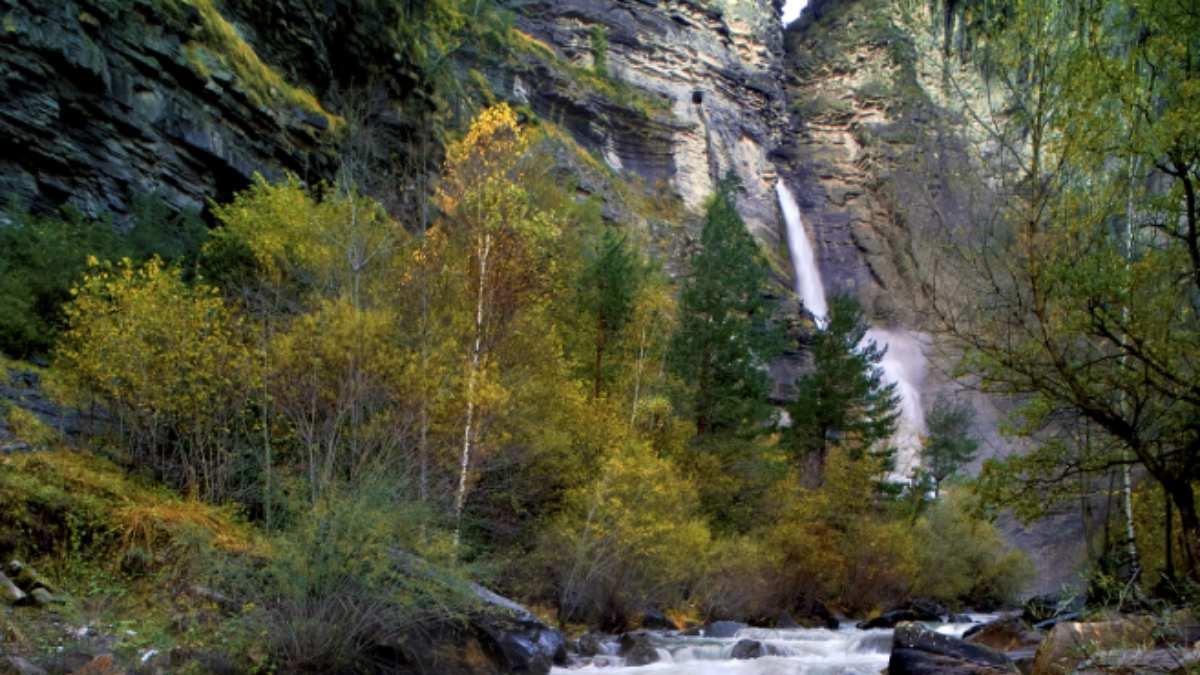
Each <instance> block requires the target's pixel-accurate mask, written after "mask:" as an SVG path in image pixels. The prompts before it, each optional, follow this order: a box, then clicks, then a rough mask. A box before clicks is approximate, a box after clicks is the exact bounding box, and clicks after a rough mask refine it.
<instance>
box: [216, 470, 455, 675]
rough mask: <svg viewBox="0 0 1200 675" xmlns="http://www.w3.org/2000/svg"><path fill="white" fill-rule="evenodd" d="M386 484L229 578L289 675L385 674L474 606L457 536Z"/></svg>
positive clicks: (302, 520)
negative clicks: (433, 630) (391, 661)
mask: <svg viewBox="0 0 1200 675" xmlns="http://www.w3.org/2000/svg"><path fill="white" fill-rule="evenodd" d="M397 494H398V491H397V490H396V489H395V488H394V487H393V488H389V487H386V486H385V485H384V484H383V482H382V481H380V482H378V483H374V482H368V483H363V484H360V485H358V486H353V487H348V486H346V485H342V486H341V487H340V488H339V489H332V488H331V489H330V490H329V491H327V493H326V494H325V495H324V496H323V497H322V498H321V500H320V501H319V502H318V504H317V505H316V506H315V507H313V508H311V509H307V510H304V511H303V515H302V516H300V517H299V518H298V519H297V520H296V522H295V523H294V524H293V525H292V526H291V527H290V528H288V529H286V530H284V531H282V532H280V533H279V534H278V535H277V536H275V537H273V538H272V539H271V545H272V546H271V548H272V554H271V556H270V557H269V558H268V559H266V561H265V564H262V565H259V564H257V563H256V562H255V561H248V562H249V563H250V564H247V565H244V566H242V567H241V568H238V567H236V566H235V567H234V568H233V569H232V570H227V571H226V572H225V574H223V577H224V579H225V581H226V584H228V589H229V591H230V594H231V595H233V596H235V597H237V598H239V599H240V600H242V601H243V602H244V603H248V605H249V606H250V607H252V608H253V609H252V611H250V612H249V613H248V614H246V615H245V617H244V621H245V622H247V624H248V625H249V626H251V627H253V628H257V629H259V630H261V631H262V632H263V633H264V634H265V639H266V641H267V648H268V651H269V653H270V655H271V660H272V662H273V664H274V665H276V666H277V667H278V668H279V670H280V671H281V672H288V673H295V672H378V668H377V667H376V666H377V665H378V664H377V663H376V659H377V658H379V656H378V654H379V652H380V651H381V650H384V649H385V648H390V649H400V650H401V651H402V650H403V644H404V642H405V638H407V637H410V635H411V634H412V633H413V632H414V631H415V630H416V629H419V628H430V627H431V623H433V622H436V623H439V624H441V623H448V622H454V621H456V620H461V619H462V618H463V617H464V616H465V614H464V613H465V611H466V610H467V609H469V608H470V606H471V604H472V603H473V602H474V596H473V595H471V593H470V592H469V589H468V587H467V583H466V581H465V577H464V576H463V575H462V574H461V573H460V572H459V571H458V570H456V569H455V568H454V567H453V566H452V564H451V562H450V561H451V560H452V557H453V551H454V548H453V545H452V543H451V538H450V536H449V535H448V534H445V533H442V532H441V531H439V530H437V529H435V528H433V527H432V525H431V521H430V518H429V517H428V514H427V513H426V512H425V511H424V510H423V509H421V508H419V507H417V506H413V505H410V504H407V503H404V502H401V501H399V500H398V498H397Z"/></svg>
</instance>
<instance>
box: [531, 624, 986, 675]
mask: <svg viewBox="0 0 1200 675" xmlns="http://www.w3.org/2000/svg"><path fill="white" fill-rule="evenodd" d="M970 618H971V623H950V624H928V625H930V626H931V627H932V628H934V629H935V630H937V631H938V632H940V633H945V634H947V635H954V636H956V637H957V636H961V635H962V634H963V633H964V632H966V630H967V629H968V628H970V627H971V626H972V625H974V624H975V623H980V622H983V621H987V620H989V619H990V618H992V617H990V616H989V615H971V616H970ZM651 635H652V639H651V641H652V643H653V644H654V646H655V647H656V648H657V651H658V656H659V661H658V662H657V663H651V664H649V665H645V666H640V667H634V666H627V665H625V660H624V659H623V658H621V657H620V656H618V655H617V654H616V652H617V645H616V643H615V641H613V642H608V643H606V644H605V647H606V649H604V650H603V651H605V652H606V653H605V654H600V655H597V656H595V657H591V658H588V657H582V658H579V659H578V660H577V661H576V662H575V663H574V664H573V665H571V666H568V667H556V668H554V669H553V670H552V671H551V673H552V674H558V675H566V674H567V673H571V674H572V675H574V674H582V673H614V674H615V673H628V674H634V673H645V674H647V675H650V674H652V673H653V674H654V675H667V674H669V675H718V674H720V675H724V674H726V673H728V674H730V675H737V674H742V675H878V673H879V671H880V670H882V669H883V668H886V667H887V663H888V657H889V656H890V652H891V646H892V631H891V630H890V629H883V628H879V629H872V630H859V629H858V628H855V627H854V626H853V624H852V623H849V622H847V624H846V625H844V626H843V627H842V628H839V629H837V630H827V629H824V628H795V629H778V630H774V629H766V628H743V629H742V630H740V631H738V632H737V633H736V634H735V635H734V636H733V637H731V638H710V637H703V636H686V635H682V634H679V633H675V632H655V633H651ZM745 639H749V640H757V641H759V642H761V643H762V644H763V646H764V647H765V648H766V650H767V653H768V654H769V655H768V656H763V657H760V658H757V659H744V660H739V659H734V658H733V656H732V653H733V648H734V645H736V644H737V643H738V641H739V640H745Z"/></svg>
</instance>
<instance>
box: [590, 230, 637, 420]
mask: <svg viewBox="0 0 1200 675" xmlns="http://www.w3.org/2000/svg"><path fill="white" fill-rule="evenodd" d="M584 255H585V260H584V264H583V270H582V273H581V274H580V279H579V302H580V308H581V309H582V310H583V312H584V313H585V314H586V315H587V316H588V317H590V319H591V321H590V323H591V324H592V325H593V326H594V338H593V343H592V344H593V354H594V357H593V360H592V363H591V378H590V379H591V380H592V397H593V398H599V397H600V392H601V390H602V389H603V388H604V385H605V383H606V382H608V381H610V380H611V379H612V375H611V374H610V373H608V372H606V369H605V363H604V359H605V356H606V355H607V354H608V353H609V352H611V351H612V350H613V349H614V348H615V347H616V346H617V341H618V340H619V339H620V338H621V336H622V334H623V332H624V331H625V328H626V327H627V326H628V325H629V324H630V322H631V321H633V318H634V310H635V309H636V304H635V303H636V301H637V296H638V293H639V291H640V290H641V286H642V283H643V281H644V278H645V274H644V271H643V269H642V267H643V265H642V262H641V260H640V257H639V256H638V254H637V251H635V250H634V249H633V247H632V246H630V244H629V242H628V239H627V237H626V236H625V235H622V234H618V233H617V232H616V231H615V230H613V229H612V228H605V229H604V233H603V234H601V235H600V237H599V239H598V241H596V242H595V243H594V244H592V246H591V247H590V250H587V251H585V253H584Z"/></svg>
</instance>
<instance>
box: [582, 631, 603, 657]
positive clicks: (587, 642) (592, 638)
mask: <svg viewBox="0 0 1200 675" xmlns="http://www.w3.org/2000/svg"><path fill="white" fill-rule="evenodd" d="M607 639H608V636H607V635H604V634H603V633H584V634H583V635H582V636H581V637H580V638H579V642H578V644H577V650H576V651H578V652H579V655H580V656H595V655H597V654H603V653H604V643H605V641H606V640H607Z"/></svg>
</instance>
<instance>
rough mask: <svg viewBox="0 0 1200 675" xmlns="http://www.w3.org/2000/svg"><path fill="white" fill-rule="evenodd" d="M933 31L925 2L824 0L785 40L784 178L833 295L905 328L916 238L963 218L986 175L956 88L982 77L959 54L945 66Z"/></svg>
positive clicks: (913, 292) (913, 296)
mask: <svg viewBox="0 0 1200 675" xmlns="http://www.w3.org/2000/svg"><path fill="white" fill-rule="evenodd" d="M906 7H907V9H905V8H906ZM937 25H938V24H937V21H935V20H934V17H932V16H930V14H929V6H928V4H927V3H920V4H919V5H914V6H911V7H909V6H908V5H907V3H896V2H891V1H889V0H853V1H849V2H829V1H826V2H814V3H813V4H812V5H811V6H810V7H809V8H808V9H807V10H806V11H805V13H804V15H803V16H802V17H801V19H800V20H799V21H797V22H796V23H794V24H793V25H792V26H790V27H789V30H788V33H787V54H788V56H787V68H786V70H787V89H788V99H789V101H790V113H791V119H792V126H793V128H794V129H795V133H794V134H793V135H791V136H790V137H789V138H788V139H787V141H788V142H787V146H786V153H787V155H788V156H789V158H790V160H791V161H790V162H789V169H790V171H789V176H788V177H789V179H790V180H789V182H790V183H791V184H793V186H794V189H795V192H796V193H797V198H798V201H799V202H800V206H801V210H802V212H803V213H804V216H805V219H806V221H807V222H808V223H809V227H810V230H811V231H812V232H813V233H814V237H815V239H816V244H817V249H818V256H819V258H820V265H821V268H822V271H823V272H824V275H825V278H826V286H827V289H828V291H829V292H830V293H837V292H841V293H851V294H854V295H857V296H859V297H860V298H861V299H862V300H863V301H864V302H865V303H866V305H867V306H868V308H869V311H870V312H871V314H873V315H874V316H875V317H876V318H877V319H879V320H884V321H892V322H897V323H899V324H901V325H907V326H909V327H911V326H912V325H913V308H914V305H915V304H916V300H917V297H918V295H919V291H918V289H916V288H915V286H914V283H913V282H914V280H913V278H912V274H911V273H912V264H913V255H912V250H911V247H912V245H913V240H914V237H913V234H914V233H915V232H916V231H917V230H919V229H920V228H925V227H937V226H939V225H941V224H944V223H946V222H954V221H956V220H959V219H962V218H964V217H965V215H966V211H965V208H964V204H963V203H962V199H963V195H964V194H965V193H966V192H967V190H966V189H965V188H966V187H967V185H968V184H969V183H971V182H972V181H975V180H976V177H978V176H980V175H981V171H980V163H979V161H978V158H977V157H976V156H975V155H974V154H973V153H972V152H971V151H970V148H971V147H972V146H971V145H970V144H968V143H966V142H965V139H967V138H969V137H970V134H971V133H972V129H971V124H970V122H969V117H968V116H967V115H966V114H964V110H965V108H966V106H967V105H970V104H971V103H972V102H971V101H970V99H969V98H966V99H963V98H960V96H959V89H958V88H957V87H962V86H963V85H961V84H960V83H962V82H967V83H968V85H967V86H968V87H969V88H971V89H972V90H973V88H974V86H975V84H974V80H975V79H976V78H975V75H974V74H973V73H972V71H971V69H970V68H965V67H961V64H960V62H959V61H958V60H957V58H956V57H957V54H955V55H951V56H950V57H949V58H948V59H943V58H942V50H941V48H940V42H941V33H940V32H939V31H938V30H936V29H935V28H931V26H937ZM943 67H947V68H952V69H953V70H952V71H943ZM943 72H947V73H948V74H951V75H953V77H954V80H953V83H951V82H950V81H947V80H943V79H942V77H941V75H942V73H943Z"/></svg>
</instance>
